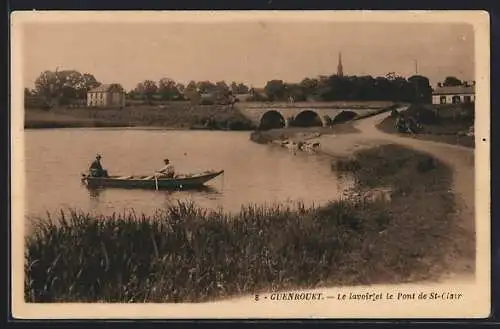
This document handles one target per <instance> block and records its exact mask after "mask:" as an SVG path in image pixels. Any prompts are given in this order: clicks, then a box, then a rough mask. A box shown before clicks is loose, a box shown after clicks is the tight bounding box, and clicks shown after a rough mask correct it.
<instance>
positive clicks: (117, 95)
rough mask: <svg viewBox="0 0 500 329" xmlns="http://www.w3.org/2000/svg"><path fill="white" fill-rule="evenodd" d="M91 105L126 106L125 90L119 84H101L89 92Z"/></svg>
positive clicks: (88, 96)
mask: <svg viewBox="0 0 500 329" xmlns="http://www.w3.org/2000/svg"><path fill="white" fill-rule="evenodd" d="M87 106H89V107H97V106H103V107H125V91H124V90H123V88H122V87H121V86H120V85H119V84H117V83H113V84H109V85H100V86H99V87H96V88H93V89H91V90H89V91H88V92H87Z"/></svg>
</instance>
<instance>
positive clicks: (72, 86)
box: [35, 70, 101, 106]
mask: <svg viewBox="0 0 500 329" xmlns="http://www.w3.org/2000/svg"><path fill="white" fill-rule="evenodd" d="M100 84H101V83H100V82H99V81H97V79H96V78H95V77H94V76H93V75H92V74H89V73H84V74H81V73H80V72H78V71H75V70H63V71H58V70H56V71H49V70H46V71H44V72H42V73H41V74H40V75H39V76H38V78H37V79H36V80H35V93H36V95H37V96H39V97H41V98H43V99H45V101H46V102H47V103H48V104H50V105H52V106H53V105H55V104H59V103H61V104H68V103H70V102H71V101H73V100H75V99H85V97H87V92H88V91H89V90H90V89H91V88H94V87H97V86H99V85H100Z"/></svg>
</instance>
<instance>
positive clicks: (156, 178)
mask: <svg viewBox="0 0 500 329" xmlns="http://www.w3.org/2000/svg"><path fill="white" fill-rule="evenodd" d="M155 184H156V190H157V191H158V176H157V175H156V174H155Z"/></svg>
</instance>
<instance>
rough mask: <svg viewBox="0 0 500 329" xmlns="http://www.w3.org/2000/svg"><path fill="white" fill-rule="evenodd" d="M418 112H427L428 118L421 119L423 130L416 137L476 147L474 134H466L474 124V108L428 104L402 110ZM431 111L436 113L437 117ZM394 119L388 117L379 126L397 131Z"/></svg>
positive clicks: (408, 114)
mask: <svg viewBox="0 0 500 329" xmlns="http://www.w3.org/2000/svg"><path fill="white" fill-rule="evenodd" d="M471 112H472V113H471ZM417 113H419V114H420V115H423V114H422V113H426V114H427V115H426V116H427V119H428V120H421V122H422V125H423V130H422V131H420V132H418V133H417V134H416V135H415V136H414V137H415V138H418V139H423V140H430V141H436V142H442V143H447V144H454V145H462V146H466V147H470V148H474V147H475V139H474V136H467V135H466V132H467V131H468V130H469V127H470V126H472V125H474V109H473V108H472V109H471V108H470V107H468V106H464V105H435V106H426V107H425V108H424V109H422V108H418V107H410V108H409V109H408V111H402V112H401V114H402V115H404V116H415V115H416V114H417ZM431 113H434V114H435V117H434V116H433V115H432V114H431ZM429 114H430V115H429ZM394 120H395V118H392V117H388V118H386V119H384V120H383V121H382V122H381V123H380V124H378V126H377V127H378V128H379V129H380V130H382V131H384V132H387V133H396V131H395V128H394Z"/></svg>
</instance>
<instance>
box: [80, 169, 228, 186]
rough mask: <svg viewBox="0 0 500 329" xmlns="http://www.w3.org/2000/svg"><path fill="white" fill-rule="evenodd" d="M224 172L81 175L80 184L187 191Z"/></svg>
mask: <svg viewBox="0 0 500 329" xmlns="http://www.w3.org/2000/svg"><path fill="white" fill-rule="evenodd" d="M222 173H224V170H218V171H205V172H202V173H199V174H190V175H177V176H176V177H174V178H166V177H158V178H155V176H154V175H153V176H152V175H149V176H108V177H92V176H88V175H85V174H82V182H83V183H84V184H86V185H87V186H89V187H122V188H143V189H177V188H182V189H188V188H195V187H200V186H203V185H204V184H205V183H206V182H208V181H209V180H212V179H214V178H215V177H217V176H219V175H221V174H222Z"/></svg>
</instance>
